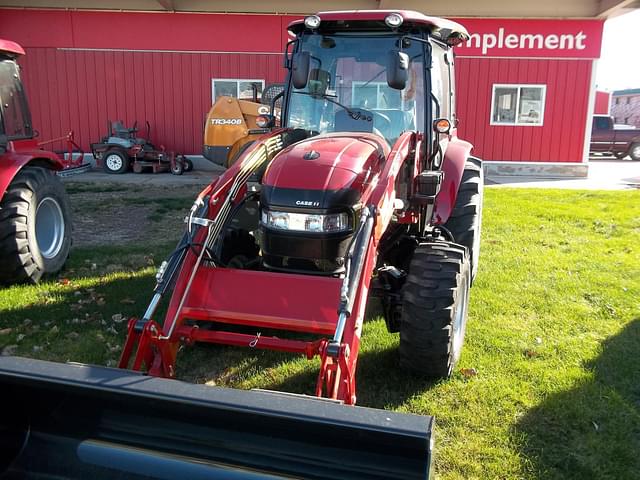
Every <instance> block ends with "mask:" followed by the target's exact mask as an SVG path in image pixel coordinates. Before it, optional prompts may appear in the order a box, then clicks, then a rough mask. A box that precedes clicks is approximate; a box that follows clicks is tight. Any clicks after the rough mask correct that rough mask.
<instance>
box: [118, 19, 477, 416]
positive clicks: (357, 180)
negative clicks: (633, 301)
mask: <svg viewBox="0 0 640 480" xmlns="http://www.w3.org/2000/svg"><path fill="white" fill-rule="evenodd" d="M289 30H290V32H291V33H292V34H293V35H295V39H294V40H292V41H290V42H289V43H288V45H287V47H286V50H285V66H286V68H287V69H288V70H289V74H288V78H287V84H286V88H285V91H284V97H283V101H282V115H281V118H282V125H281V127H280V128H273V129H272V130H271V132H270V133H267V134H265V135H263V136H262V137H260V138H259V139H258V140H257V141H256V142H255V143H254V144H252V145H251V146H250V147H249V148H248V149H247V150H246V151H245V152H244V153H243V155H242V156H241V157H240V158H239V160H238V162H237V163H235V164H234V165H232V166H231V167H230V168H229V170H227V171H226V172H225V173H224V174H223V175H222V176H221V177H220V178H219V179H217V181H215V182H214V183H212V184H211V185H209V186H208V187H207V188H206V189H205V190H204V191H203V192H202V193H201V194H200V195H199V196H198V198H197V200H196V202H195V203H194V205H193V207H192V209H191V212H190V214H189V216H188V221H187V231H186V232H185V234H184V237H183V238H182V240H181V242H180V243H179V245H178V247H177V248H176V250H175V251H174V252H173V253H172V254H171V255H170V257H169V258H168V260H167V261H166V262H165V263H163V265H162V267H161V269H160V271H159V272H158V275H157V280H158V282H157V285H156V288H155V295H154V296H153V299H152V300H151V303H150V304H149V306H148V308H147V310H146V312H145V313H144V315H143V316H142V318H139V319H135V318H134V319H131V320H130V322H129V331H128V338H127V341H126V344H125V347H124V349H123V354H122V357H121V359H120V364H119V366H120V367H121V368H128V367H131V368H133V369H134V370H146V371H148V372H149V373H150V374H151V375H155V376H162V377H169V378H171V377H174V376H175V362H176V354H177V352H178V350H179V347H180V345H182V344H186V345H190V344H193V343H194V342H210V343H219V344H227V345H236V346H245V347H252V348H264V349H273V350H282V351H289V352H295V353H299V354H304V355H306V356H307V357H308V358H310V359H311V358H313V357H315V356H319V357H320V359H321V365H320V372H319V374H318V379H317V383H316V388H315V394H316V395H317V396H318V397H328V398H330V399H335V400H338V401H341V402H344V403H346V404H354V403H355V402H356V381H355V378H356V364H357V359H358V349H359V344H360V335H361V332H362V324H363V320H364V314H365V306H366V304H367V299H368V298H369V296H373V295H375V296H379V297H380V298H381V300H382V304H383V306H384V317H385V320H386V324H387V328H388V330H389V331H390V332H399V333H400V346H399V361H400V363H401V365H402V366H403V367H404V368H406V369H408V370H412V371H415V372H417V373H419V374H422V375H424V376H426V377H448V376H450V375H451V373H452V372H453V369H454V367H455V365H456V362H457V361H458V359H459V357H460V352H461V349H462V344H463V338H464V332H465V325H466V321H467V307H468V302H469V289H470V287H471V283H472V281H473V279H474V277H475V275H476V273H477V269H478V255H479V246H480V223H481V212H482V194H483V174H482V164H481V161H480V160H478V159H476V158H474V157H472V156H471V149H472V145H471V144H469V143H468V142H465V141H463V140H461V139H459V138H458V137H457V135H456V126H457V123H458V120H457V118H456V111H455V95H454V87H453V86H454V75H453V69H454V55H453V51H452V48H451V47H452V46H455V45H457V44H458V43H460V42H462V41H464V40H465V39H467V38H468V33H467V32H466V30H465V29H464V27H462V26H461V25H458V24H457V23H454V22H451V21H448V20H443V19H439V18H433V17H427V16H424V15H422V14H419V13H416V12H409V11H400V12H391V11H353V12H323V13H319V14H317V15H312V16H309V17H307V18H305V19H304V20H299V21H295V22H293V23H291V25H289ZM262 123H263V124H268V123H271V125H273V124H274V118H273V116H272V117H271V118H266V119H262ZM252 176H253V178H257V179H258V182H257V183H254V182H248V180H249V178H250V177H252ZM170 290H172V293H171V299H170V301H169V305H168V311H167V313H166V316H165V319H164V323H163V324H160V323H158V322H157V321H156V320H155V318H154V315H155V312H156V308H157V307H158V304H159V303H160V300H161V298H162V297H163V295H165V294H166V293H167V292H169V291H170ZM279 331H288V332H302V333H305V334H309V333H311V334H315V335H316V336H317V337H316V339H315V340H306V339H304V340H303V339H296V338H292V336H291V335H290V334H289V335H287V336H286V337H284V338H283V337H281V336H279V335H278V332H279ZM136 342H137V350H136V351H135V352H134V348H135V345H136ZM131 360H133V361H132V363H131Z"/></svg>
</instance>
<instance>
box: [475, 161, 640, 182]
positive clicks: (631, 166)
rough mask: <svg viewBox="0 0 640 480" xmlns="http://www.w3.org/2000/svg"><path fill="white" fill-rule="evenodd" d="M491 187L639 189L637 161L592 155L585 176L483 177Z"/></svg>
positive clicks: (639, 179) (639, 170)
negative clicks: (569, 177)
mask: <svg viewBox="0 0 640 480" xmlns="http://www.w3.org/2000/svg"><path fill="white" fill-rule="evenodd" d="M486 185H490V186H495V187H526V188H568V189H577V190H580V189H584V190H627V189H633V188H636V189H638V188H640V162H634V161H632V160H628V159H627V160H616V159H614V158H613V157H611V158H608V157H595V158H591V159H590V160H589V175H588V177H587V178H576V179H566V178H562V179H550V178H536V177H487V179H486Z"/></svg>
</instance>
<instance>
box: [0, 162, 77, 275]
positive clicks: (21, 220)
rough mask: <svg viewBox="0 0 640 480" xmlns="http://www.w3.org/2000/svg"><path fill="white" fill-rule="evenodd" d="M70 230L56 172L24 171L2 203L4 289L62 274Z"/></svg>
mask: <svg viewBox="0 0 640 480" xmlns="http://www.w3.org/2000/svg"><path fill="white" fill-rule="evenodd" d="M71 230H72V229H71V215H70V214H69V201H68V198H67V194H66V192H65V190H64V187H63V186H62V183H61V182H60V180H59V179H58V177H57V176H56V175H55V172H53V171H52V170H50V169H47V168H43V167H35V166H26V167H24V168H23V169H22V170H21V171H20V172H18V174H17V175H16V176H15V177H14V179H13V181H12V182H11V184H10V185H9V188H8V189H7V191H6V193H5V195H4V197H3V199H2V202H1V203H0V283H2V284H9V283H24V282H31V283H36V282H38V281H39V280H40V278H41V277H42V275H44V274H45V273H56V272H58V271H59V270H60V269H61V268H62V267H63V266H64V263H65V262H66V260H67V257H68V256H69V249H70V248H71Z"/></svg>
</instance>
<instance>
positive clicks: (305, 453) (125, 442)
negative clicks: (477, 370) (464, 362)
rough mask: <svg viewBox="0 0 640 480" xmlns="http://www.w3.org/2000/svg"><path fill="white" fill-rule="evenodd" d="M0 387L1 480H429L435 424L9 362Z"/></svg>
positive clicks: (257, 394)
mask: <svg viewBox="0 0 640 480" xmlns="http://www.w3.org/2000/svg"><path fill="white" fill-rule="evenodd" d="M0 389H1V391H2V392H3V394H2V396H3V405H4V408H3V409H2V411H1V412H0V445H1V446H2V448H1V449H0V477H3V476H6V477H8V478H69V479H87V478H91V479H92V480H101V479H111V478H121V479H124V478H126V479H143V478H144V479H149V478H153V479H174V478H189V479H200V478H203V479H204V478H224V479H236V478H251V479H263V478H271V479H272V478H307V479H321V478H333V479H356V478H367V479H392V478H397V479H424V478H428V477H429V470H430V464H431V453H432V452H431V450H432V449H431V445H432V442H431V439H432V430H433V418H432V417H426V416H418V415H408V414H400V413H395V412H388V411H384V410H375V409H370V408H363V407H351V406H345V405H340V404H336V403H334V402H330V401H326V400H321V399H317V398H315V397H304V396H301V395H291V394H286V395H282V394H278V393H271V392H265V391H242V390H234V389H225V388H219V387H209V386H205V385H192V384H187V383H183V382H180V381H176V380H167V379H162V378H156V377H148V376H145V375H142V374H139V373H135V372H131V371H126V370H121V369H111V368H104V367H96V366H91V365H82V364H57V363H51V362H44V361H40V360H32V359H26V358H17V357H0Z"/></svg>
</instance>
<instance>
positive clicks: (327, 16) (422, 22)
mask: <svg viewBox="0 0 640 480" xmlns="http://www.w3.org/2000/svg"><path fill="white" fill-rule="evenodd" d="M391 13H397V14H398V15H400V16H401V17H402V19H403V24H402V26H403V27H406V26H413V27H418V28H419V27H423V28H425V27H426V28H427V29H428V30H430V31H431V33H432V35H434V36H435V37H438V38H440V39H441V40H442V41H444V42H447V39H450V38H451V39H454V38H455V39H459V40H460V41H463V40H467V39H468V38H469V32H467V29H466V28H464V27H463V26H462V25H460V24H459V23H457V22H453V21H451V20H447V19H445V18H440V17H429V16H427V15H423V14H422V13H419V12H414V11H412V10H340V11H332V12H318V13H316V15H317V16H318V17H320V28H322V24H323V23H325V25H326V24H327V23H329V24H330V26H331V27H336V26H339V25H342V26H346V25H347V24H348V25H353V24H357V23H365V22H380V24H381V25H384V19H385V18H386V17H387V16H388V15H389V14H391ZM305 28H306V27H305V25H304V19H299V20H294V21H293V22H291V23H290V24H289V27H288V29H289V30H290V31H291V32H293V33H295V34H298V33H300V32H301V31H303V30H304V29H305ZM387 28H388V27H387ZM330 29H331V28H330Z"/></svg>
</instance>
